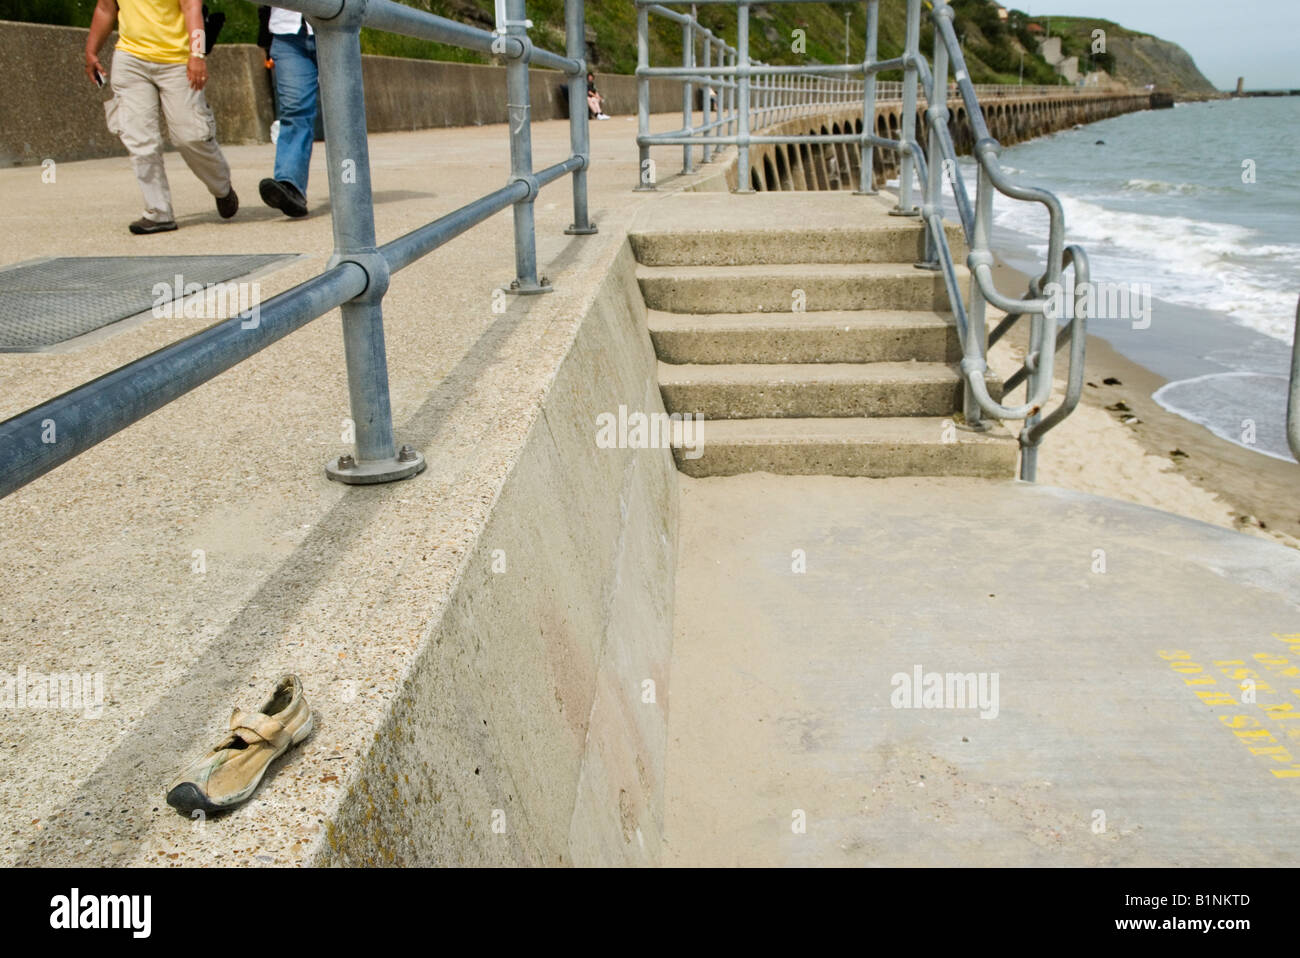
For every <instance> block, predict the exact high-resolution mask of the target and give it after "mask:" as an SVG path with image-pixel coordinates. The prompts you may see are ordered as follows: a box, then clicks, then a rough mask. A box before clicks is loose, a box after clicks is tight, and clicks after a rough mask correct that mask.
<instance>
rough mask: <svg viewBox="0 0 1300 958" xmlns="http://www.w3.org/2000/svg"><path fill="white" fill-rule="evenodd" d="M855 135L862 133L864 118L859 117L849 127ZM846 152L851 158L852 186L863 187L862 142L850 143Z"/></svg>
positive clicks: (850, 173) (857, 188)
mask: <svg viewBox="0 0 1300 958" xmlns="http://www.w3.org/2000/svg"><path fill="white" fill-rule="evenodd" d="M849 130H850V132H851V133H852V134H853V135H854V136H861V135H862V119H861V118H860V117H859V118H858V119H856V120H854V121H853V123H852V124H851V125H850V127H849ZM846 153H847V155H848V158H849V177H850V179H851V180H852V182H851V184H850V185H851V186H852V187H853V188H854V189H855V190H860V189H862V144H861V143H850V144H849V145H848V149H847V150H846Z"/></svg>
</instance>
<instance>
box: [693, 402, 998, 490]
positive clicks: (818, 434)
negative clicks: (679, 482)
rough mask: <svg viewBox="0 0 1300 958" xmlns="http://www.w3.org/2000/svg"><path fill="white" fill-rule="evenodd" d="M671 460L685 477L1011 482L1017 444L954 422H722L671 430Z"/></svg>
mask: <svg viewBox="0 0 1300 958" xmlns="http://www.w3.org/2000/svg"><path fill="white" fill-rule="evenodd" d="M673 455H674V456H675V457H676V460H677V468H678V469H680V470H681V471H682V472H684V473H686V475H688V476H695V477H705V476H734V475H738V474H740V473H744V472H770V473H776V474H778V475H789V476H813V475H823V476H867V477H871V478H877V479H883V478H889V477H893V476H978V477H984V478H1014V476H1015V473H1016V462H1017V455H1018V444H1017V442H1016V440H1015V438H1014V437H1013V436H1012V435H1011V434H1010V433H1009V432H1007V430H1006V429H1005V428H1004V427H1003V426H1001V425H996V426H994V428H993V429H992V430H991V431H989V432H987V433H973V432H966V431H965V430H962V429H958V428H956V425H955V424H954V422H953V420H952V419H951V418H936V417H906V418H887V419H862V418H853V419H719V420H705V421H704V422H702V423H694V424H686V423H681V422H676V423H674V431H673Z"/></svg>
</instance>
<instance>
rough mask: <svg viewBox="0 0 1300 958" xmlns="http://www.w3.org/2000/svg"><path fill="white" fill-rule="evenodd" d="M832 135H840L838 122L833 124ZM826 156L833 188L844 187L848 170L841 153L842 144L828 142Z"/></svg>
mask: <svg viewBox="0 0 1300 958" xmlns="http://www.w3.org/2000/svg"><path fill="white" fill-rule="evenodd" d="M830 135H831V136H839V135H840V125H839V124H838V123H832V124H831V129H830ZM826 156H827V165H828V166H829V169H828V170H827V171H826V172H827V174H828V175H829V179H830V183H831V189H833V190H838V189H843V184H844V179H845V173H846V172H847V171H846V169H845V166H844V157H843V156H841V155H840V144H838V143H827V144H826Z"/></svg>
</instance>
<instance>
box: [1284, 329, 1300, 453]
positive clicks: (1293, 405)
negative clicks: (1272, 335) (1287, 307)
mask: <svg viewBox="0 0 1300 958" xmlns="http://www.w3.org/2000/svg"><path fill="white" fill-rule="evenodd" d="M1286 441H1287V445H1289V446H1290V447H1291V455H1293V456H1295V458H1296V461H1297V462H1300V303H1296V310H1295V336H1294V338H1293V339H1292V340H1291V392H1290V394H1289V395H1288V396H1287V400H1286Z"/></svg>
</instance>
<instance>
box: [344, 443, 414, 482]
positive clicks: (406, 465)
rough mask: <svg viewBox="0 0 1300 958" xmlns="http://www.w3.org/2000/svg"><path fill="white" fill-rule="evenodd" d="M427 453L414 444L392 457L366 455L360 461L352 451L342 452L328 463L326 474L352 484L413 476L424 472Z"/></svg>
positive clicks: (403, 448) (404, 447)
mask: <svg viewBox="0 0 1300 958" xmlns="http://www.w3.org/2000/svg"><path fill="white" fill-rule="evenodd" d="M426 465H427V463H425V461H424V456H422V455H421V454H420V453H418V452H416V451H415V450H414V449H413V448H411V447H410V446H403V447H402V449H401V452H399V453H398V454H397V455H396V456H393V457H392V458H391V459H363V460H361V461H360V462H358V461H357V460H355V459H353V458H352V456H350V455H343V456H339V457H338V458H337V459H331V460H330V461H329V462H327V463H326V464H325V475H326V476H327V477H329V478H330V479H333V480H334V481H335V482H343V483H346V484H347V485H349V486H373V485H378V484H379V483H382V482H396V481H397V480H399V479H409V478H411V477H412V476H418V475H419V474H420V473H422V472H424V467H425V466H426Z"/></svg>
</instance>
